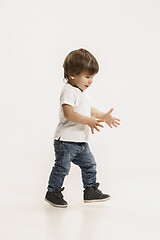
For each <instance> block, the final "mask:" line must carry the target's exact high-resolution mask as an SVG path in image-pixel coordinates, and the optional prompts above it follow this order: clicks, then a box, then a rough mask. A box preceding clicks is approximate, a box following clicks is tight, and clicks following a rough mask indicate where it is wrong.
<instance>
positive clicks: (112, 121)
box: [103, 108, 120, 128]
mask: <svg viewBox="0 0 160 240" xmlns="http://www.w3.org/2000/svg"><path fill="white" fill-rule="evenodd" d="M112 111H113V108H111V109H110V110H109V112H107V113H105V114H104V117H103V120H104V121H105V122H106V123H107V124H108V126H109V127H111V128H112V126H111V125H113V126H114V127H117V125H120V123H118V122H117V121H120V119H118V118H114V117H112V115H111V112H112ZM116 124H117V125H116Z"/></svg>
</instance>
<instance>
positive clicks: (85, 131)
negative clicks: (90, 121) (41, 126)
mask: <svg viewBox="0 0 160 240" xmlns="http://www.w3.org/2000/svg"><path fill="white" fill-rule="evenodd" d="M64 103H65V104H69V105H71V106H73V107H74V111H75V112H77V113H80V114H82V115H85V116H88V117H90V116H91V104H90V100H89V95H88V93H87V89H86V90H85V91H81V90H80V89H79V88H78V87H73V86H72V85H70V84H69V83H65V85H64V87H63V88H62V91H61V94H60V109H59V123H58V125H57V127H56V130H55V133H54V139H58V138H59V137H60V140H62V141H71V142H89V137H90V132H91V130H90V127H89V126H88V125H85V124H80V123H76V122H72V121H69V120H67V119H66V118H65V117H64V114H63V108H62V104H64Z"/></svg>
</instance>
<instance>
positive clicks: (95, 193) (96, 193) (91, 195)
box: [84, 183, 111, 203]
mask: <svg viewBox="0 0 160 240" xmlns="http://www.w3.org/2000/svg"><path fill="white" fill-rule="evenodd" d="M98 187H99V183H96V186H92V187H88V188H86V189H85V190H84V202H85V203H92V202H102V201H106V200H108V199H110V198H111V197H110V195H109V194H103V193H102V192H101V191H100V190H99V189H98Z"/></svg>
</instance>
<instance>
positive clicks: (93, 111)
mask: <svg viewBox="0 0 160 240" xmlns="http://www.w3.org/2000/svg"><path fill="white" fill-rule="evenodd" d="M104 115H105V113H104V112H101V111H99V110H98V109H96V108H95V107H91V116H92V117H95V118H98V119H103V117H104Z"/></svg>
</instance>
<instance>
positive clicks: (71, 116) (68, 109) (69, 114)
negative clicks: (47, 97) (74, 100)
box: [62, 104, 104, 134]
mask: <svg viewBox="0 0 160 240" xmlns="http://www.w3.org/2000/svg"><path fill="white" fill-rule="evenodd" d="M62 108H63V113H64V117H65V118H66V119H68V120H69V121H72V122H77V123H81V124H85V125H89V127H90V128H91V131H92V133H93V134H94V128H95V129H96V130H97V131H100V130H99V129H98V128H97V126H100V127H104V126H103V125H101V124H99V122H104V120H102V119H101V120H97V119H95V118H94V117H87V116H84V115H82V114H79V113H77V112H74V107H72V106H71V105H68V104H62Z"/></svg>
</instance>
